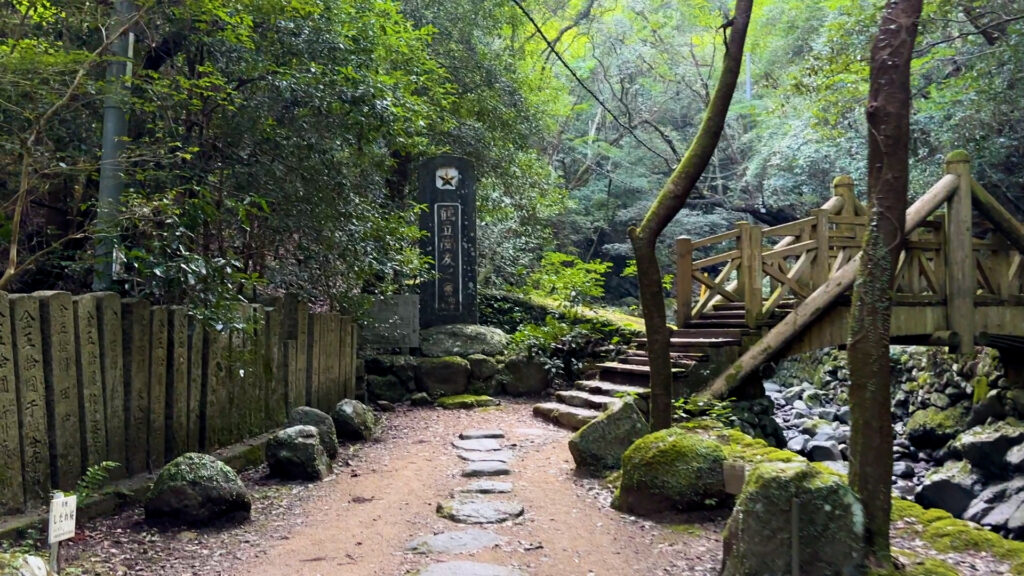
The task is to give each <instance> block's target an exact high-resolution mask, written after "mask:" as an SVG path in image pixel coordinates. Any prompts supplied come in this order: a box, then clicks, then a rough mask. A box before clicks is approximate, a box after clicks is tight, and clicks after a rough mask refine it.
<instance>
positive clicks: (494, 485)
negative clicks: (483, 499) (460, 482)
mask: <svg viewBox="0 0 1024 576" xmlns="http://www.w3.org/2000/svg"><path fill="white" fill-rule="evenodd" d="M511 491H512V483H511V482H497V481H494V480H477V481H476V482H473V483H472V484H470V485H469V486H466V487H465V488H462V489H461V490H459V492H464V493H467V494H508V493H509V492H511Z"/></svg>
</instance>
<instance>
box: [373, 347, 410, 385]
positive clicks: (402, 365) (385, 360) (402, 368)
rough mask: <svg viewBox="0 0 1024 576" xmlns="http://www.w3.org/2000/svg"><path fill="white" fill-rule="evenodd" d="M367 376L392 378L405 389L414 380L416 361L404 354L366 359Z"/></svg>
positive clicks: (381, 355)
mask: <svg viewBox="0 0 1024 576" xmlns="http://www.w3.org/2000/svg"><path fill="white" fill-rule="evenodd" d="M365 366H366V374H367V375H368V376H394V377H395V378H398V381H399V382H401V383H402V384H404V385H406V386H407V387H411V386H412V385H413V382H414V381H415V378H416V359H415V358H413V357H412V356H407V355H405V354H379V355H377V356H370V357H369V358H367V359H366V365H365Z"/></svg>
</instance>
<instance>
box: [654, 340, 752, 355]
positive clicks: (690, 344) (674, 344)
mask: <svg viewBox="0 0 1024 576" xmlns="http://www.w3.org/2000/svg"><path fill="white" fill-rule="evenodd" d="M635 342H636V344H637V346H646V345H647V339H646V338H638V339H637V340H635ZM668 344H669V346H671V348H672V351H673V352H699V351H700V350H701V349H702V348H722V347H725V346H739V345H741V344H742V343H741V342H740V340H739V339H738V338H671V339H669V342H668Z"/></svg>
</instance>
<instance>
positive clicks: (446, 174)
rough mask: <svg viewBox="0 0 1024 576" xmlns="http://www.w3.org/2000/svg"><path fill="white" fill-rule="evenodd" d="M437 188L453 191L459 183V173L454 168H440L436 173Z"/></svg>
mask: <svg viewBox="0 0 1024 576" xmlns="http://www.w3.org/2000/svg"><path fill="white" fill-rule="evenodd" d="M436 174H437V187H438V188H441V189H449V190H454V189H455V187H456V186H457V185H458V182H459V171H458V170H456V169H455V168H440V169H438V171H437V173H436Z"/></svg>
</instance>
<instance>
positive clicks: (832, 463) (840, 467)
mask: <svg viewBox="0 0 1024 576" xmlns="http://www.w3.org/2000/svg"><path fill="white" fill-rule="evenodd" d="M840 448H844V447H842V446H841V447H840ZM821 464H823V465H824V466H825V467H826V468H829V469H831V470H834V471H836V472H838V473H840V474H849V473H850V465H849V464H848V463H846V462H843V461H842V460H826V461H825V462H822V463H821Z"/></svg>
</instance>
